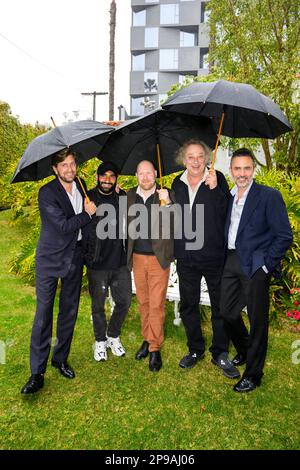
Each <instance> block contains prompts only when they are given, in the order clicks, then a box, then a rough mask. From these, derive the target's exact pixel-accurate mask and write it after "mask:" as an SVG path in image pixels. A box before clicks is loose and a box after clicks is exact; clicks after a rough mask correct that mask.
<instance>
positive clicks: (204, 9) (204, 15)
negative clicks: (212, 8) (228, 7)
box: [201, 2, 210, 23]
mask: <svg viewBox="0 0 300 470" xmlns="http://www.w3.org/2000/svg"><path fill="white" fill-rule="evenodd" d="M209 15H210V12H209V11H208V9H207V2H202V3H201V23H208V20H209Z"/></svg>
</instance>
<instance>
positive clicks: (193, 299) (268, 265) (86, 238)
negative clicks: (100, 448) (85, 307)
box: [21, 139, 292, 394]
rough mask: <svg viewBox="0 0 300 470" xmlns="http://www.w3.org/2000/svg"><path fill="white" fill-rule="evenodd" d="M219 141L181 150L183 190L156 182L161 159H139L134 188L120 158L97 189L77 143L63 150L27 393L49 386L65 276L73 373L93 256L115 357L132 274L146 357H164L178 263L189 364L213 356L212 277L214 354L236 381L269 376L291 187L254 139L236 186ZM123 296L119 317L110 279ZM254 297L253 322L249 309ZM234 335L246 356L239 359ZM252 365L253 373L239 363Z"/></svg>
mask: <svg viewBox="0 0 300 470" xmlns="http://www.w3.org/2000/svg"><path fill="white" fill-rule="evenodd" d="M209 157H210V151H209V149H208V148H207V146H206V145H205V143H203V142H202V141H199V140H196V139H195V140H191V141H188V142H186V143H185V144H184V145H183V146H182V147H181V149H180V150H179V152H178V155H177V159H178V163H180V164H181V165H183V166H184V167H185V170H184V172H183V173H182V174H180V175H179V176H177V177H176V178H175V180H174V182H173V185H172V188H171V190H168V189H163V188H159V187H158V186H157V184H156V176H157V174H156V170H155V168H154V166H153V164H152V163H151V162H149V161H147V160H144V161H141V162H140V163H139V164H138V166H137V170H136V177H137V182H138V186H137V187H135V188H132V189H130V190H129V191H128V192H127V194H125V193H124V192H123V191H122V190H121V189H120V188H119V187H118V185H117V178H118V169H117V168H116V166H115V165H114V163H113V162H104V163H102V164H101V165H100V166H99V168H98V171H97V185H96V187H95V188H94V189H92V190H91V191H89V192H88V196H89V198H88V199H87V198H85V195H84V193H83V191H82V188H81V186H80V185H79V184H78V181H77V179H76V158H75V155H74V153H73V152H72V151H71V150H66V151H63V152H60V153H59V154H57V155H55V156H54V158H53V161H52V167H53V171H54V173H55V175H56V178H55V179H54V180H52V181H51V182H50V183H48V184H46V185H45V186H44V187H42V188H41V190H40V192H39V208H40V216H41V234H40V239H39V242H38V246H37V251H36V297H37V309H36V315H35V319H34V324H33V328H32V335H31V344H30V367H31V376H30V378H29V380H28V382H27V383H26V384H25V385H24V387H23V388H22V390H21V392H22V393H24V394H29V393H35V392H37V391H38V390H39V389H41V388H42V387H43V385H44V373H45V371H46V366H47V361H48V358H49V354H50V348H51V344H52V324H53V304H54V298H55V294H56V290H57V286H58V280H59V278H60V280H61V290H60V297H59V313H58V318H57V331H56V341H55V345H54V348H53V354H52V366H54V367H56V368H58V370H59V371H60V373H61V374H62V375H63V376H64V377H66V378H70V379H72V378H74V377H75V373H74V370H73V369H72V367H71V366H70V365H69V363H68V361H67V360H68V356H69V352H70V346H71V342H72V337H73V332H74V326H75V322H76V318H77V313H78V305H79V298H80V290H81V280H82V271H83V265H84V263H85V264H86V266H87V277H88V283H89V292H90V295H91V301H92V319H93V328H94V335H95V346H94V358H95V360H96V361H106V360H107V358H108V355H107V351H108V349H110V350H111V352H112V353H113V354H114V355H116V356H124V355H125V349H124V346H123V345H122V343H121V340H120V334H121V329H122V325H123V323H124V320H125V317H126V314H127V312H128V310H129V308H130V303H131V273H130V271H131V270H132V271H133V277H134V282H135V286H136V296H137V301H138V307H139V312H140V316H141V332H142V337H143V342H142V345H141V347H140V349H139V350H138V351H137V352H136V355H135V359H136V360H142V359H144V358H146V357H147V356H148V355H149V369H150V371H152V372H158V371H159V370H160V369H161V367H162V357H161V346H162V344H163V341H164V319H165V298H166V291H167V287H168V280H169V273H170V264H171V262H172V261H173V260H174V259H175V260H176V263H177V273H178V279H179V292H180V314H181V319H182V322H183V325H184V328H185V331H186V336H187V346H188V353H187V354H186V355H185V356H184V357H183V358H182V359H181V360H180V362H179V366H180V367H182V368H184V369H189V368H191V367H193V366H195V365H196V364H197V362H198V361H200V360H201V359H202V358H203V357H204V351H205V340H204V337H203V334H202V329H201V321H200V313H199V300H200V294H201V292H200V286H201V279H202V277H204V278H205V280H206V283H207V287H208V291H209V296H210V301H211V322H212V345H211V347H210V352H211V355H212V363H213V364H214V365H216V366H217V367H219V368H220V369H221V370H222V371H223V373H224V375H225V376H226V377H228V378H231V379H239V381H238V382H237V383H236V384H235V385H234V390H235V391H236V392H250V391H252V390H254V389H255V388H256V387H258V386H259V385H260V383H261V378H262V376H263V367H264V362H265V358H266V353H267V342H268V311H269V284H270V279H271V276H272V275H278V273H279V265H280V261H281V259H282V257H283V256H284V253H285V251H286V250H287V248H288V247H289V246H290V244H291V243H292V232H291V228H290V224H289V220H288V216H287V211H286V208H285V204H284V202H283V199H282V196H281V194H280V193H279V192H278V191H276V190H275V189H273V188H270V187H266V186H262V185H259V184H257V183H256V182H255V181H254V179H253V176H254V171H255V158H254V155H253V154H252V152H251V151H250V150H248V149H245V148H242V149H239V150H237V151H235V152H234V153H233V155H232V158H231V165H230V170H231V175H232V178H233V181H234V183H235V186H234V188H233V189H232V191H231V192H230V191H229V187H228V184H227V182H226V179H225V177H224V175H223V174H222V173H220V172H219V171H215V170H212V169H210V170H209V169H208V163H209ZM109 288H110V290H111V295H112V298H113V301H114V308H113V311H112V314H111V316H110V319H109V321H108V320H107V317H106V312H105V301H106V298H107V293H108V289H109ZM245 307H246V308H247V314H248V318H249V324H250V328H249V331H248V329H247V328H246V326H245V324H244V321H243V317H242V310H243V309H244V308H245ZM230 341H232V343H233V345H234V347H235V349H236V355H235V357H234V358H233V359H232V360H230V359H229V356H228V351H229V344H230ZM243 364H246V367H245V370H244V372H243V375H242V377H241V375H240V372H239V369H238V368H239V366H241V365H243Z"/></svg>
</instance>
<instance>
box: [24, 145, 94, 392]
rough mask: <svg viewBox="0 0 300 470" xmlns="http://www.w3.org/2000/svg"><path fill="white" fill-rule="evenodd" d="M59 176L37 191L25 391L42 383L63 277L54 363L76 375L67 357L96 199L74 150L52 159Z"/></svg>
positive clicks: (64, 372)
mask: <svg viewBox="0 0 300 470" xmlns="http://www.w3.org/2000/svg"><path fill="white" fill-rule="evenodd" d="M52 168H53V172H54V173H55V175H56V178H55V179H54V180H52V181H50V183H48V184H46V185H45V186H43V187H42V188H41V189H40V191H39V196H38V199H39V209H40V217H41V233H40V238H39V241H38V245H37V250H36V301H37V307H36V314H35V318H34V323H33V327H32V334H31V343H30V368H31V376H30V378H29V381H28V382H27V383H26V384H25V385H24V387H23V388H22V390H21V393H24V394H29V393H35V392H37V391H38V390H39V389H40V388H42V387H43V385H44V373H45V371H46V367H47V361H48V357H49V354H50V348H51V343H52V324H53V304H54V299H55V294H56V290H57V285H58V280H59V278H60V279H61V290H60V296H59V313H58V317H57V332H56V341H55V345H54V350H53V356H52V366H54V367H56V368H58V370H59V371H60V373H61V374H62V375H63V376H64V377H66V378H69V379H72V378H74V377H75V373H74V371H73V369H72V368H71V367H70V366H69V364H68V363H67V358H68V355H69V352H70V347H71V342H72V337H73V331H74V327H75V322H76V318H77V313H78V306H79V297H80V290H81V280H82V268H83V250H82V242H81V238H82V234H81V228H82V227H84V226H85V225H86V224H88V223H89V222H90V220H91V216H92V215H93V214H94V213H95V212H96V206H95V204H94V203H93V202H87V201H85V200H84V194H83V191H82V189H81V187H80V185H79V184H78V183H77V180H75V177H76V160H75V155H74V152H72V151H71V150H69V149H66V150H63V151H61V152H59V153H57V154H55V156H54V157H53V159H52Z"/></svg>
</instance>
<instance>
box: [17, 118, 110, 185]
mask: <svg viewBox="0 0 300 470" xmlns="http://www.w3.org/2000/svg"><path fill="white" fill-rule="evenodd" d="M113 130H114V127H113V126H108V125H106V124H102V123H101V122H97V121H90V120H87V121H75V122H70V123H68V124H66V125H63V126H58V127H55V129H52V130H51V131H49V132H46V133H45V134H42V135H40V136H38V137H36V138H35V139H33V140H32V141H31V142H30V144H29V145H28V146H27V148H26V150H25V152H24V154H23V156H22V158H21V160H20V161H19V164H18V166H17V168H16V170H15V172H14V175H13V178H12V181H11V182H12V183H18V182H21V181H35V180H40V179H42V178H46V177H47V176H50V175H51V174H52V167H51V159H52V156H53V155H54V154H55V153H56V152H59V151H60V150H63V149H65V148H71V149H72V150H74V151H75V152H76V155H77V162H78V163H82V162H85V161H86V160H89V159H90V158H93V157H97V156H98V155H99V153H100V151H101V150H102V147H103V145H104V143H105V142H106V140H107V138H108V136H109V134H110V133H111V132H112V131H113Z"/></svg>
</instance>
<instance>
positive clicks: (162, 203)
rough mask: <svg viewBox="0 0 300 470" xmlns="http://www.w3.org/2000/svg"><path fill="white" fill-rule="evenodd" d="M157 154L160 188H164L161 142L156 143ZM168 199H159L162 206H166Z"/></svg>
mask: <svg viewBox="0 0 300 470" xmlns="http://www.w3.org/2000/svg"><path fill="white" fill-rule="evenodd" d="M156 155H157V162H158V172H159V184H160V189H162V188H163V179H162V170H161V158H160V148H159V144H156ZM166 204H167V203H166V201H165V200H164V199H161V200H160V201H159V205H160V206H166Z"/></svg>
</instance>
